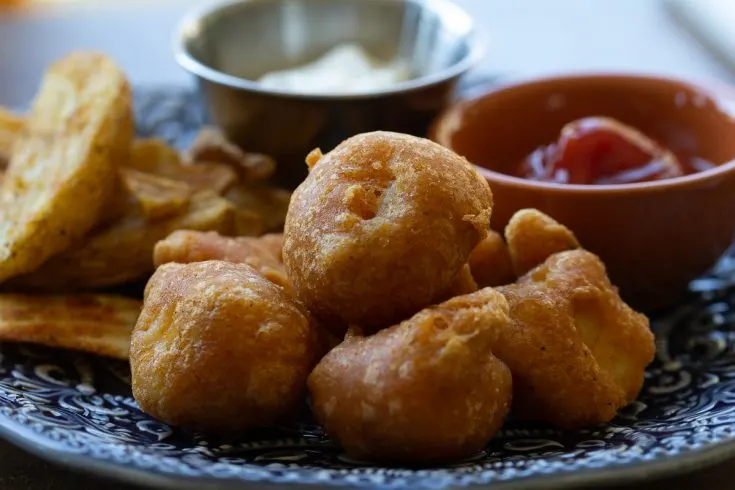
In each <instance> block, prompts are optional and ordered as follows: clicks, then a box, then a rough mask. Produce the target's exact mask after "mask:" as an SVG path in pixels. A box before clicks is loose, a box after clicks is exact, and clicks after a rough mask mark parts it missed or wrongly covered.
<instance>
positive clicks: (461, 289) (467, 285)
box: [439, 264, 477, 301]
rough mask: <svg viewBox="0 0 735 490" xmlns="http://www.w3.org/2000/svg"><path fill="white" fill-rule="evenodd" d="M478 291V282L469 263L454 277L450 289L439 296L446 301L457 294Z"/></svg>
mask: <svg viewBox="0 0 735 490" xmlns="http://www.w3.org/2000/svg"><path fill="white" fill-rule="evenodd" d="M475 291H477V283H476V282H475V278H474V277H473V276H472V272H471V271H470V266H469V264H465V265H464V267H462V268H461V269H460V270H459V274H457V277H456V278H455V279H454V282H453V283H452V285H451V286H450V287H449V290H448V291H446V292H445V293H444V294H441V295H440V296H439V298H440V299H439V300H440V301H445V300H448V299H451V298H454V297H455V296H461V295H463V294H470V293H474V292H475Z"/></svg>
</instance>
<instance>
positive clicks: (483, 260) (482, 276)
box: [469, 230, 516, 288]
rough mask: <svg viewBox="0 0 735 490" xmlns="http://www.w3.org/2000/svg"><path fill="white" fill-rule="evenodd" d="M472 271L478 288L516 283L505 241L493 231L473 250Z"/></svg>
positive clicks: (470, 262) (471, 257)
mask: <svg viewBox="0 0 735 490" xmlns="http://www.w3.org/2000/svg"><path fill="white" fill-rule="evenodd" d="M469 264H470V271H471V272H472V277H474V279H475V281H477V285H478V287H481V288H486V287H496V286H502V285H504V284H510V283H511V282H513V281H515V279H516V276H515V274H514V273H513V264H512V263H511V260H510V252H508V246H507V245H506V244H505V240H503V237H502V236H501V235H500V233H497V232H495V231H493V230H490V232H489V233H488V235H487V236H486V237H485V239H484V240H482V241H481V242H480V243H478V244H477V246H476V247H475V248H474V250H472V253H471V254H470V260H469Z"/></svg>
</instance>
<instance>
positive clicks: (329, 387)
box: [308, 288, 512, 462]
mask: <svg viewBox="0 0 735 490" xmlns="http://www.w3.org/2000/svg"><path fill="white" fill-rule="evenodd" d="M508 322H509V318H508V304H507V302H506V301H505V299H504V298H503V296H502V295H500V294H499V293H497V292H495V291H493V290H492V289H490V288H487V289H483V290H481V291H478V292H476V293H473V294H468V295H465V296H459V297H456V298H453V299H451V300H449V301H447V302H445V303H442V304H440V305H437V306H434V307H431V308H427V309H425V310H422V311H420V312H419V313H417V314H416V315H414V316H413V317H412V318H411V319H409V320H406V321H404V322H403V323H401V324H399V325H396V326H394V327H391V328H388V329H385V330H382V331H381V332H378V333H377V334H375V335H373V336H372V337H360V336H359V335H354V334H352V331H351V334H350V335H348V336H347V338H346V340H345V341H344V342H343V343H342V344H340V345H339V346H337V347H336V348H334V349H333V350H332V351H331V352H329V353H328V354H327V355H326V356H325V357H324V358H323V359H322V360H321V362H320V363H319V364H318V365H317V367H316V368H315V369H314V371H313V373H312V374H311V376H309V383H308V384H309V392H310V394H311V403H312V408H313V410H314V413H315V415H316V417H317V420H318V421H319V422H321V423H322V424H323V425H324V428H325V429H326V431H327V433H328V434H329V435H330V437H332V438H333V439H334V440H336V441H337V442H338V443H339V444H340V445H341V446H342V447H343V448H344V449H345V451H346V452H347V453H348V454H350V455H351V456H353V457H357V458H364V459H371V460H390V461H402V462H417V461H421V462H428V461H444V460H455V459H460V458H464V457H467V456H471V455H472V454H473V453H475V452H476V451H479V450H480V449H482V448H483V447H484V446H485V445H486V444H487V442H488V441H489V440H490V438H491V437H492V436H493V434H494V433H495V432H496V431H497V430H498V429H499V428H500V426H501V424H502V423H503V420H504V418H505V416H506V414H507V412H508V410H509V408H510V402H511V391H512V387H511V376H510V372H509V371H508V368H507V367H506V366H505V365H504V364H503V363H502V362H500V361H499V360H498V359H497V358H495V357H494V356H493V355H492V354H491V346H492V344H493V343H494V342H495V341H496V337H497V332H498V330H499V329H501V328H506V324H507V323H508Z"/></svg>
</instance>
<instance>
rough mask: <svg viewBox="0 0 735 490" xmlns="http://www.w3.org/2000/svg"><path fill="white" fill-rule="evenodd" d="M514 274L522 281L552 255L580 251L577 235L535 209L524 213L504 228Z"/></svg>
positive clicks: (513, 218) (519, 213)
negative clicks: (578, 249) (524, 275)
mask: <svg viewBox="0 0 735 490" xmlns="http://www.w3.org/2000/svg"><path fill="white" fill-rule="evenodd" d="M505 240H506V241H507V242H508V249H509V251H510V257H511V260H512V262H513V270H514V271H515V274H516V276H518V277H520V276H522V275H523V274H525V273H526V272H528V271H530V270H531V269H533V268H534V267H536V266H538V265H540V264H543V263H544V260H546V259H547V258H548V257H550V256H551V255H553V254H555V253H557V252H564V251H565V250H573V249H576V248H579V242H578V241H577V237H575V236H574V233H572V231H571V230H570V229H569V228H567V227H566V226H564V225H562V224H560V223H558V222H557V221H556V220H554V219H553V218H551V217H550V216H547V215H545V214H544V213H542V212H541V211H538V210H536V209H522V210H520V211H518V212H517V213H516V214H514V215H513V217H512V218H511V219H510V221H509V222H508V225H507V226H506V227H505Z"/></svg>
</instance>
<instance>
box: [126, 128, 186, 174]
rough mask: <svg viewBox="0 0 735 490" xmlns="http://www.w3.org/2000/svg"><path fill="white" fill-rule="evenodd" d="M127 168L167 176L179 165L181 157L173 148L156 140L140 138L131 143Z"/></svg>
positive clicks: (160, 140)
mask: <svg viewBox="0 0 735 490" xmlns="http://www.w3.org/2000/svg"><path fill="white" fill-rule="evenodd" d="M128 166H129V167H130V168H133V169H135V170H139V171H141V172H147V173H149V174H154V175H161V176H164V177H165V176H167V175H170V174H171V173H175V172H176V170H177V169H178V168H180V167H181V166H182V165H181V155H179V152H178V151H177V150H176V148H174V147H173V146H170V145H169V144H168V143H166V142H165V141H163V140H162V139H158V138H141V139H136V140H135V141H134V142H133V147H132V148H131V150H130V160H129V161H128Z"/></svg>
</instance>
